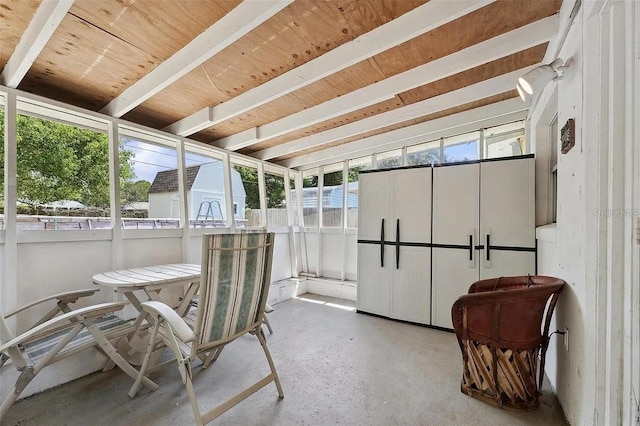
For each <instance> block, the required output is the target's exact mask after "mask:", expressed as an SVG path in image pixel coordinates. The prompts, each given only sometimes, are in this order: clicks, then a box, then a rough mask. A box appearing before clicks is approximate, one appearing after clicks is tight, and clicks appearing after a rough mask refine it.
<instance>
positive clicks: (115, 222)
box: [107, 120, 123, 300]
mask: <svg viewBox="0 0 640 426" xmlns="http://www.w3.org/2000/svg"><path fill="white" fill-rule="evenodd" d="M107 136H108V138H109V195H110V198H109V200H110V201H109V205H110V209H111V228H112V232H113V234H112V238H111V269H112V270H118V269H122V260H123V257H122V208H121V207H122V206H120V134H119V129H118V124H117V123H116V122H115V121H112V120H111V121H109V124H108V126H107ZM114 297H116V296H114ZM116 300H117V299H116Z"/></svg>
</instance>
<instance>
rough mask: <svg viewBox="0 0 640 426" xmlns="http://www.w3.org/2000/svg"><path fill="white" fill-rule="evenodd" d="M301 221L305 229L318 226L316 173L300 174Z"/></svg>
mask: <svg viewBox="0 0 640 426" xmlns="http://www.w3.org/2000/svg"><path fill="white" fill-rule="evenodd" d="M302 177H303V179H302V220H303V223H304V226H305V227H307V228H315V227H316V226H318V171H317V170H314V171H313V172H308V171H305V172H304V173H303V174H302Z"/></svg>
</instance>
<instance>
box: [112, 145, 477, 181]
mask: <svg viewBox="0 0 640 426" xmlns="http://www.w3.org/2000/svg"><path fill="white" fill-rule="evenodd" d="M122 139H123V147H122V149H124V150H126V151H130V152H132V153H134V154H135V156H134V158H133V169H134V171H135V174H136V179H135V180H146V181H148V182H153V179H154V178H155V176H156V174H157V173H158V172H160V171H163V170H171V169H176V168H177V167H178V160H177V153H176V150H175V149H174V148H167V147H163V146H160V145H155V144H150V143H148V142H142V141H138V140H135V139H130V138H124V137H123V138H122ZM476 143H477V141H471V142H469V143H461V144H458V145H453V146H449V147H446V148H445V156H446V157H447V158H448V159H449V160H450V161H463V160H465V159H466V160H475V159H477V158H478V154H477V152H476ZM185 158H186V162H187V167H189V166H194V165H197V164H206V163H210V162H212V161H216V160H215V159H214V158H212V157H207V156H204V155H199V154H194V153H190V152H187V153H186V155H185Z"/></svg>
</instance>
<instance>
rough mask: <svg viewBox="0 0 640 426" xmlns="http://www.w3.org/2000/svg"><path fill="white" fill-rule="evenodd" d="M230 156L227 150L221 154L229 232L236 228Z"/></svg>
mask: <svg viewBox="0 0 640 426" xmlns="http://www.w3.org/2000/svg"><path fill="white" fill-rule="evenodd" d="M231 170H232V169H231V157H230V156H229V153H228V152H225V153H224V154H222V173H223V175H224V194H225V198H226V203H225V206H226V208H225V213H226V217H227V226H228V227H229V231H230V232H235V230H236V220H235V216H234V214H233V185H232V182H233V180H232V175H231Z"/></svg>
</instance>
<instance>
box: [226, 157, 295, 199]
mask: <svg viewBox="0 0 640 426" xmlns="http://www.w3.org/2000/svg"><path fill="white" fill-rule="evenodd" d="M233 169H234V170H236V171H237V172H238V173H240V177H241V179H242V184H243V186H244V191H245V193H246V197H247V198H246V199H245V207H246V208H247V209H259V208H260V190H259V186H258V170H257V169H254V168H252V167H245V166H239V165H237V164H234V165H233ZM264 184H265V187H266V190H267V208H269V209H272V208H281V207H284V206H285V194H284V177H282V176H277V175H272V174H270V173H265V176H264Z"/></svg>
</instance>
